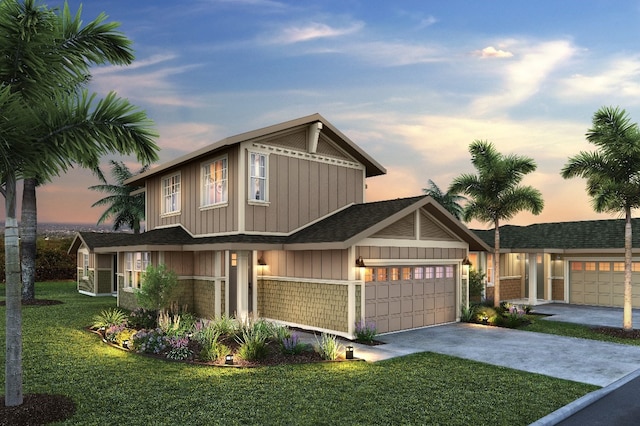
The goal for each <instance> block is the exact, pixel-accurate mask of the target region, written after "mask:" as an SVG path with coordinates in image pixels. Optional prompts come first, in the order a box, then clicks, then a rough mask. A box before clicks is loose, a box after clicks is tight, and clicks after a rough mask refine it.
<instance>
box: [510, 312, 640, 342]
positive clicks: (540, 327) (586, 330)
mask: <svg viewBox="0 0 640 426" xmlns="http://www.w3.org/2000/svg"><path fill="white" fill-rule="evenodd" d="M532 318H533V319H532V323H531V324H529V325H527V326H525V327H522V328H521V330H525V331H535V332H537V333H547V334H555V335H558V336H568V337H579V338H582V339H591V340H600V341H603V342H612V343H620V344H623V345H635V346H640V339H625V338H622V337H616V336H610V335H607V334H603V333H599V332H597V331H595V330H593V329H592V328H591V327H589V326H588V325H582V324H574V323H569V322H561V321H551V320H548V319H539V318H535V317H533V316H532Z"/></svg>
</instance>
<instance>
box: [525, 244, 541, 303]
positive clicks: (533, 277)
mask: <svg viewBox="0 0 640 426" xmlns="http://www.w3.org/2000/svg"><path fill="white" fill-rule="evenodd" d="M527 256H529V305H531V306H533V305H535V304H536V299H537V298H538V253H529V254H527Z"/></svg>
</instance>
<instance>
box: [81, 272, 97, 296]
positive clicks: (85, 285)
mask: <svg viewBox="0 0 640 426" xmlns="http://www.w3.org/2000/svg"><path fill="white" fill-rule="evenodd" d="M83 273H84V270H83V269H82V268H78V277H79V280H78V291H80V290H82V291H87V292H89V293H94V292H95V289H94V287H93V271H92V270H90V271H89V279H88V280H83V279H82V274H83Z"/></svg>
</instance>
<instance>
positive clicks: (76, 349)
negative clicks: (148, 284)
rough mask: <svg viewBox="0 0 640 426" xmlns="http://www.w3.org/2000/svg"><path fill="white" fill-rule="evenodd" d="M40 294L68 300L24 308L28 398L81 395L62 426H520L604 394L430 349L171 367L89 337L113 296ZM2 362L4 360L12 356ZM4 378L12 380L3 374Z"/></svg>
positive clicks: (49, 289) (54, 290)
mask: <svg viewBox="0 0 640 426" xmlns="http://www.w3.org/2000/svg"><path fill="white" fill-rule="evenodd" d="M0 287H2V286H0ZM2 290H4V288H0V291H2ZM36 291H37V293H38V294H39V295H41V296H42V297H43V298H47V299H59V300H62V301H64V304H61V305H54V306H46V307H25V308H23V316H24V322H23V327H24V329H23V338H24V339H23V342H24V360H23V362H24V386H25V393H55V394H63V395H67V396H69V397H71V398H72V399H73V400H74V401H75V402H76V405H77V411H76V414H75V415H74V416H73V417H72V418H71V419H69V420H67V421H65V422H62V423H60V424H63V425H79V424H80V425H83V424H86V425H89V424H154V425H163V424H166V425H170V424H184V422H185V419H188V422H189V423H190V424H202V425H208V424H283V423H284V424H337V423H343V422H348V423H350V424H402V423H404V424H436V423H439V424H447V425H470V424H473V425H510V426H512V425H526V424H529V423H531V422H533V421H535V420H537V419H538V418H540V417H543V416H545V415H547V414H549V413H550V412H552V411H554V410H556V409H557V408H559V407H561V406H563V405H565V404H567V403H569V402H571V401H573V400H575V399H576V398H579V397H581V396H582V395H584V394H586V393H588V392H590V391H592V390H595V389H596V387H595V386H591V385H586V384H581V383H574V382H568V381H565V380H559V379H554V378H550V377H546V376H540V375H536V374H531V373H524V372H520V371H515V370H510V369H506V368H501V367H495V366H491V365H487V364H482V363H477V362H471V361H465V360H461V359H458V358H453V357H448V356H444V355H437V354H432V353H423V354H415V355H411V356H407V357H402V358H395V359H392V360H388V361H383V362H378V363H365V362H354V363H322V364H306V365H285V366H277V367H262V368H249V369H229V368H217V367H208V366H195V365H189V364H183V363H174V362H167V361H163V360H159V359H154V358H147V357H141V356H139V355H135V354H132V353H128V352H124V351H121V350H118V349H115V348H112V347H110V346H107V345H105V344H104V343H102V342H101V341H100V340H99V339H97V338H96V336H95V335H94V334H92V333H89V332H87V331H85V329H84V328H85V327H86V326H87V325H90V324H91V321H92V318H93V317H94V316H95V315H97V314H99V313H100V312H101V311H103V310H105V309H109V308H111V307H113V306H114V305H115V300H114V299H113V298H96V297H88V296H83V295H80V294H78V293H77V292H76V291H75V283H44V284H43V283H38V284H37V288H36ZM2 294H3V293H2ZM3 313H4V308H0V314H3ZM3 316H4V315H3ZM4 329H5V328H4V326H1V327H0V338H4ZM496 356H499V354H496ZM0 358H2V361H3V362H4V351H2V353H0ZM0 378H1V379H2V383H4V369H2V371H0Z"/></svg>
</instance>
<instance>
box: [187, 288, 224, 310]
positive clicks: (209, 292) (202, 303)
mask: <svg viewBox="0 0 640 426" xmlns="http://www.w3.org/2000/svg"><path fill="white" fill-rule="evenodd" d="M220 287H221V288H220V292H221V295H220V296H221V297H220V304H221V305H222V306H221V307H220V308H221V309H220V312H221V313H222V314H224V282H223V283H222V285H221V286H220ZM215 303H216V284H215V282H214V281H209V280H199V279H194V280H193V313H194V314H195V315H196V316H198V317H199V318H214V317H215V316H216V307H215Z"/></svg>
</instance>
